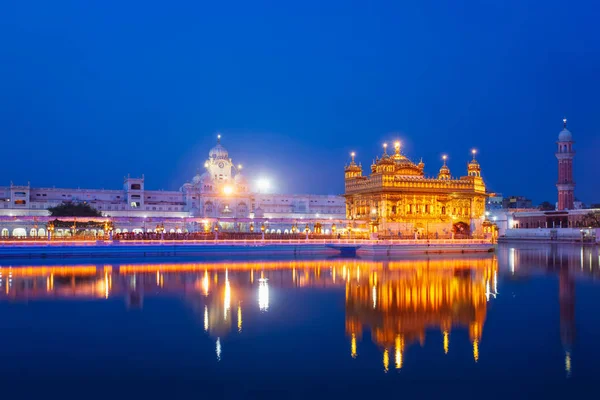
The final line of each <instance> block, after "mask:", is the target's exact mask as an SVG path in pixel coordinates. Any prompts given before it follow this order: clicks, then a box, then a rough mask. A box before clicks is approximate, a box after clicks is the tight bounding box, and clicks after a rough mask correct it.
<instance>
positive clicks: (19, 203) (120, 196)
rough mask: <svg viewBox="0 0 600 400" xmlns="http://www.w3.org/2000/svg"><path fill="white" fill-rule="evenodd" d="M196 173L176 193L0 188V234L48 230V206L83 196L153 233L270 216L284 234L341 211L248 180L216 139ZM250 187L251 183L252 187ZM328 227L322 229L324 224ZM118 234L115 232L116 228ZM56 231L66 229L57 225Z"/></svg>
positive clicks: (129, 185) (332, 202)
mask: <svg viewBox="0 0 600 400" xmlns="http://www.w3.org/2000/svg"><path fill="white" fill-rule="evenodd" d="M203 169H204V172H200V171H198V173H197V174H196V175H195V176H194V177H193V178H192V180H191V181H190V182H188V183H185V184H183V185H182V186H181V188H180V190H178V191H163V190H146V187H145V184H146V182H145V178H144V176H142V177H141V178H132V177H130V176H127V177H125V178H124V179H123V187H122V189H120V190H105V189H60V188H54V187H53V188H35V187H31V186H30V185H29V184H27V185H24V186H19V185H13V184H12V183H11V185H10V186H7V187H0V235H2V236H45V235H46V233H47V231H46V222H47V221H48V220H49V219H48V217H47V216H48V211H47V209H48V208H50V207H54V206H57V205H59V204H61V203H63V202H76V203H77V202H80V203H81V202H85V203H87V204H89V205H90V206H91V207H93V208H95V209H97V210H99V211H100V212H101V213H102V214H103V215H106V216H110V217H111V218H112V219H113V221H114V226H115V231H118V232H121V231H124V230H127V232H133V231H135V232H142V231H143V232H154V229H155V226H156V224H157V223H163V224H164V226H165V228H166V232H167V233H176V232H185V231H198V230H200V231H201V230H203V229H204V227H203V222H202V221H204V222H205V223H206V221H208V223H210V224H214V223H215V221H216V220H217V219H218V220H219V223H221V228H222V229H223V230H227V229H230V230H236V231H248V230H249V227H250V223H251V221H252V220H253V219H257V220H258V221H260V220H263V221H271V222H270V226H269V227H268V228H269V230H268V232H267V233H269V232H271V233H285V232H286V230H287V231H288V232H290V231H291V228H292V226H293V225H294V224H295V223H296V221H297V220H299V219H305V220H307V221H305V223H306V222H308V221H313V223H314V222H315V221H317V220H319V221H320V223H321V224H322V225H323V228H324V230H325V229H327V230H329V228H330V225H332V222H329V221H330V220H331V219H333V220H336V219H337V220H339V219H343V218H344V216H345V204H344V198H343V197H340V196H328V195H296V194H275V193H267V192H265V189H266V186H268V182H267V181H265V180H260V181H259V182H258V183H257V184H256V185H251V184H250V182H249V181H248V179H247V178H246V177H245V176H244V175H243V174H242V166H241V165H235V164H234V163H233V161H232V159H231V158H230V157H229V153H228V151H227V150H226V149H225V148H224V147H223V146H222V145H221V138H220V135H219V137H218V140H217V144H216V145H215V146H214V147H213V148H212V149H211V150H210V151H209V154H208V159H207V160H206V161H204V162H203ZM252 186H256V187H255V189H254V190H253V189H252ZM326 226H327V227H326ZM118 232H117V233H118ZM55 234H56V236H61V235H65V236H68V235H70V232H69V230H64V231H63V230H62V229H61V230H60V232H59V231H58V230H57V231H56V232H55Z"/></svg>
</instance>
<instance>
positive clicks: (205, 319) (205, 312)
mask: <svg viewBox="0 0 600 400" xmlns="http://www.w3.org/2000/svg"><path fill="white" fill-rule="evenodd" d="M204 330H205V331H208V306H204Z"/></svg>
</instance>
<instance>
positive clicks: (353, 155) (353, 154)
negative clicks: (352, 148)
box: [350, 152, 356, 164]
mask: <svg viewBox="0 0 600 400" xmlns="http://www.w3.org/2000/svg"><path fill="white" fill-rule="evenodd" d="M350 157H352V164H354V157H356V153H355V152H352V153H350Z"/></svg>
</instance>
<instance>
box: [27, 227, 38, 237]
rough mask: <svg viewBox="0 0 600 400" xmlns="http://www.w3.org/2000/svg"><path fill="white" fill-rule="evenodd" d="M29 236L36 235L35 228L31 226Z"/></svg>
mask: <svg viewBox="0 0 600 400" xmlns="http://www.w3.org/2000/svg"><path fill="white" fill-rule="evenodd" d="M29 236H31V237H36V236H37V229H35V228H31V230H30V231H29Z"/></svg>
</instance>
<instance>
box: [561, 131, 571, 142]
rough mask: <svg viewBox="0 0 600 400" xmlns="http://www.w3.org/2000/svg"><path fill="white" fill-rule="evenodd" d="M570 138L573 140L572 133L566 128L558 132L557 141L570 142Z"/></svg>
mask: <svg viewBox="0 0 600 400" xmlns="http://www.w3.org/2000/svg"><path fill="white" fill-rule="evenodd" d="M572 140H573V135H571V132H570V131H569V130H568V129H567V128H564V129H563V130H562V131H560V133H559V134H558V141H559V142H570V141H572Z"/></svg>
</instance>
